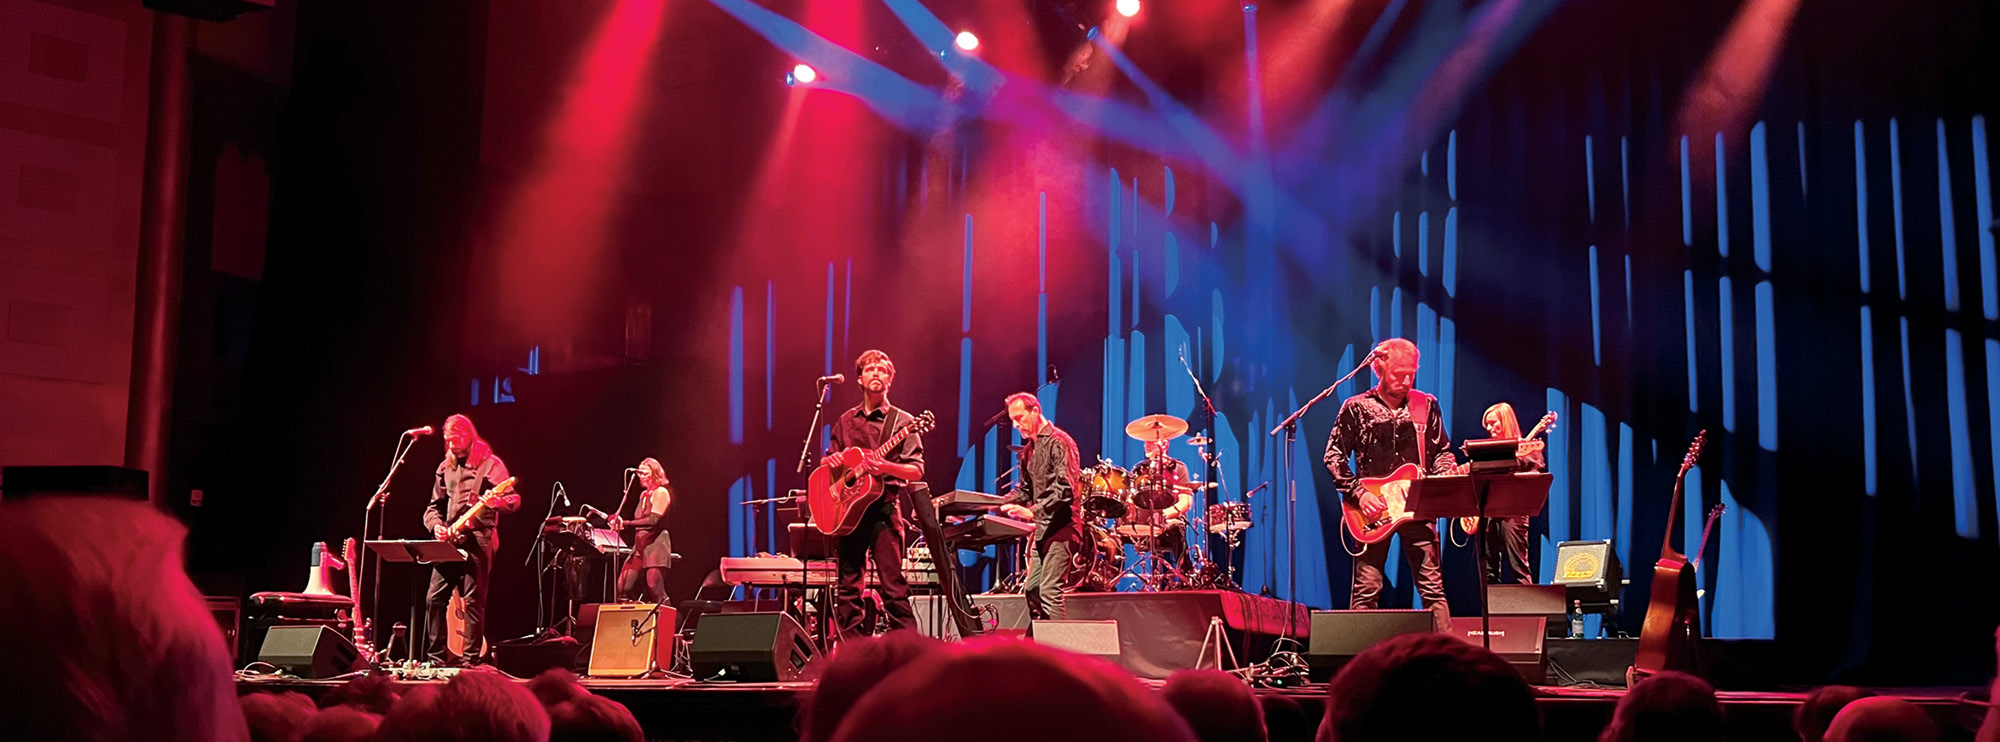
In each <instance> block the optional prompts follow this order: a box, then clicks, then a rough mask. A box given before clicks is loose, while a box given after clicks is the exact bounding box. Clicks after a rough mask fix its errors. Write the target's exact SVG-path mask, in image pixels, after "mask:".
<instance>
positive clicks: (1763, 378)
mask: <svg viewBox="0 0 2000 742" xmlns="http://www.w3.org/2000/svg"><path fill="white" fill-rule="evenodd" d="M1771 293H1772V292H1771V282H1770V281H1758V282H1757V287H1756V302H1757V445H1758V446H1761V447H1763V449H1764V450H1766V451H1776V450H1778V325H1777V308H1776V307H1775V306H1774V304H1775V299H1774V298H1773V297H1772V296H1771Z"/></svg>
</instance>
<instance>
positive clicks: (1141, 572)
mask: <svg viewBox="0 0 2000 742" xmlns="http://www.w3.org/2000/svg"><path fill="white" fill-rule="evenodd" d="M1182 528H1186V526H1183V527H1182ZM1165 530H1166V529H1165V528H1160V530H1159V531H1156V532H1154V533H1153V535H1151V536H1133V537H1131V539H1132V541H1131V543H1132V548H1133V550H1134V551H1137V552H1138V553H1139V559H1138V561H1137V562H1136V563H1134V564H1132V565H1131V566H1129V567H1126V568H1125V572H1124V573H1123V574H1120V575H1118V579H1119V581H1121V582H1122V581H1124V579H1125V578H1126V577H1131V578H1133V579H1136V580H1138V581H1139V589H1140V590H1141V591H1143V592H1149V593H1153V592H1159V591H1161V590H1162V589H1164V588H1165V584H1166V580H1167V579H1168V578H1169V577H1172V578H1175V579H1177V580H1179V581H1180V583H1181V584H1186V583H1187V573H1185V572H1182V571H1181V569H1180V567H1178V566H1176V565H1175V564H1174V563H1173V562H1170V561H1167V560H1166V559H1164V558H1161V557H1160V553H1159V542H1160V534H1161V533H1163V532H1165ZM1141 565H1143V566H1141ZM1162 567H1164V568H1165V569H1164V570H1163V569H1161V568H1162Z"/></svg>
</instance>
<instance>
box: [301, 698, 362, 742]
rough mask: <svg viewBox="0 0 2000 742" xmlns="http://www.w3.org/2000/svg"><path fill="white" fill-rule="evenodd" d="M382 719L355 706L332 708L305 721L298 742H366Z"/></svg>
mask: <svg viewBox="0 0 2000 742" xmlns="http://www.w3.org/2000/svg"><path fill="white" fill-rule="evenodd" d="M381 724H382V717H380V716H377V715H375V714H371V713H368V712H367V711H363V710H361V709H360V708H358V707H355V706H334V707H332V708H329V709H326V710H324V711H321V712H319V714H318V715H315V716H314V717H313V718H312V720H311V721H307V722H306V725H305V729H304V731H303V732H302V733H300V734H299V738H298V739H299V742H368V741H369V740H372V739H374V738H375V728H376V727H378V726H380V725H381Z"/></svg>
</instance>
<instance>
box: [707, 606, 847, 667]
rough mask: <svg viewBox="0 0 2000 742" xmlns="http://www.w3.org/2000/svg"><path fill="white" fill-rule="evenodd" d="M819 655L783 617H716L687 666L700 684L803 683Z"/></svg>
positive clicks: (709, 619)
mask: <svg viewBox="0 0 2000 742" xmlns="http://www.w3.org/2000/svg"><path fill="white" fill-rule="evenodd" d="M814 654H815V650H814V649H813V643H812V638H811V637H809V636H807V635H806V630H805V629H803V628H800V627H799V622H798V621H794V620H792V617H791V616H789V615H786V614H784V613H711V614H709V615H706V616H703V617H702V619H701V627H700V628H698V629H696V630H695V632H694V645H693V646H692V647H690V648H689V649H688V662H689V664H690V665H692V667H693V669H694V677H695V679H696V680H732V681H738V682H747V683H771V682H784V681H791V680H797V679H799V675H801V674H803V673H804V672H805V669H806V665H807V664H808V663H811V662H812V660H813V655H814Z"/></svg>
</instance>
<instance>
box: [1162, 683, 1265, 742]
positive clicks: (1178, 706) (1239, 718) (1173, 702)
mask: <svg viewBox="0 0 2000 742" xmlns="http://www.w3.org/2000/svg"><path fill="white" fill-rule="evenodd" d="M1160 698H1161V699H1162V700H1165V701H1166V702H1167V705H1168V706H1171V707H1173V709H1174V711H1177V712H1179V713H1180V715H1181V719H1183V720H1185V721H1186V722H1187V724H1188V728H1189V729H1190V730H1192V731H1193V732H1194V737H1195V739H1197V740H1200V742H1236V741H1239V740H1242V741H1254V742H1264V741H1265V740H1267V739H1269V737H1268V736H1267V735H1266V733H1265V731H1264V708H1263V706H1262V705H1260V704H1258V703H1257V694H1255V693H1251V692H1250V686H1249V685H1248V684H1246V683H1244V682H1243V681H1242V680H1241V679H1239V678H1237V677H1236V676H1234V675H1231V674H1229V673H1226V672H1222V671H1220V670H1183V671H1181V672H1177V673H1174V676H1173V677H1171V678H1168V679H1167V684H1166V686H1165V687H1163V688H1161V689H1160Z"/></svg>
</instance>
